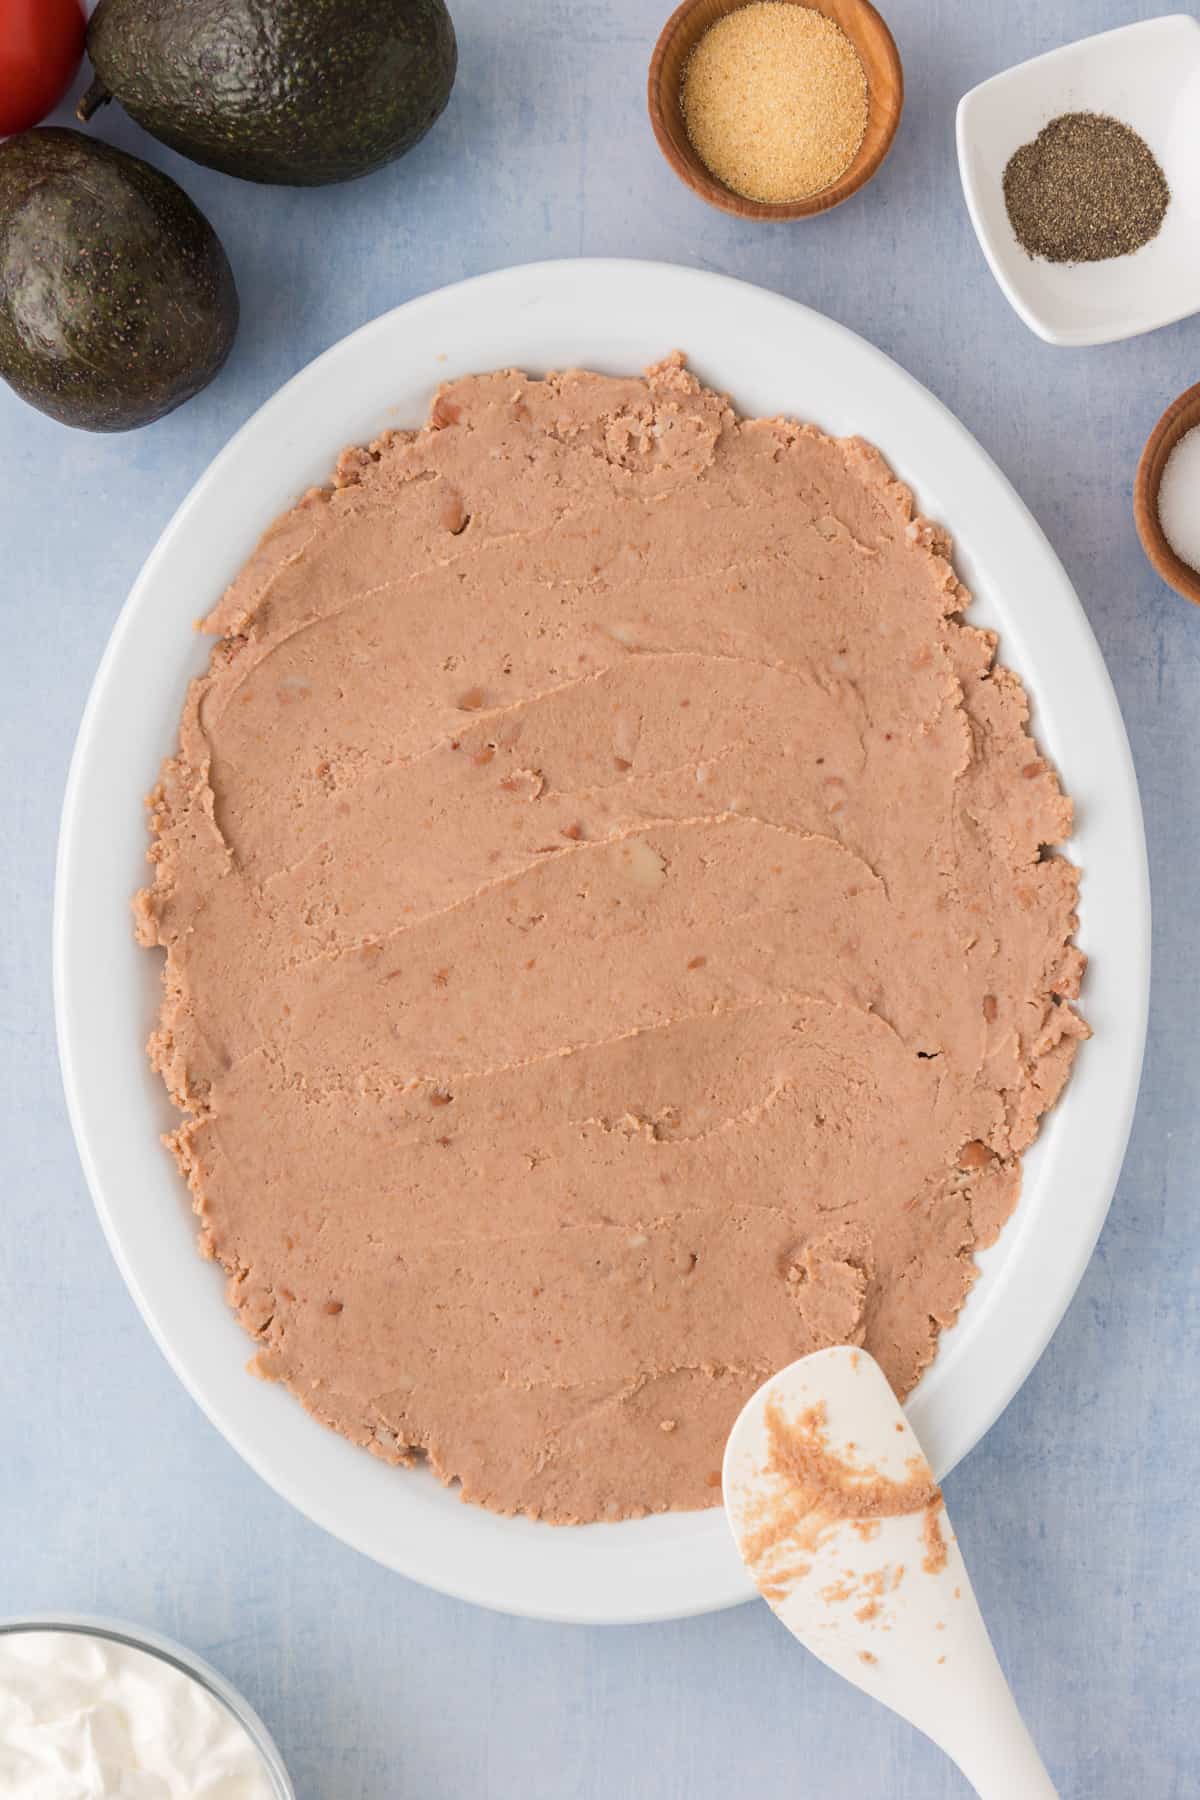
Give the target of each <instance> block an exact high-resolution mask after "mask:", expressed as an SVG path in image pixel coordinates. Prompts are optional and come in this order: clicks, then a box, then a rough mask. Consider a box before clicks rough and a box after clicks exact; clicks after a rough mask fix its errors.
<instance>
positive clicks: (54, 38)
mask: <svg viewBox="0 0 1200 1800" xmlns="http://www.w3.org/2000/svg"><path fill="white" fill-rule="evenodd" d="M86 31H87V21H86V19H85V18H84V16H83V7H82V5H81V4H80V0H0V136H4V135H7V134H8V133H9V132H13V131H27V130H28V129H29V127H30V126H31V125H36V124H37V122H38V120H39V119H44V118H45V116H46V114H47V113H48V112H51V111H52V110H53V109H54V107H56V106H57V105H58V103H59V101H60V100H61V99H62V97H63V95H64V94H65V93H66V91H67V89H68V88H69V87H70V85H71V82H72V81H73V80H74V77H75V71H76V69H77V68H78V67H79V59H80V57H81V56H82V55H83V40H84V35H85V33H86Z"/></svg>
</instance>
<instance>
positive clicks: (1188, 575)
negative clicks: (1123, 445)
mask: <svg viewBox="0 0 1200 1800" xmlns="http://www.w3.org/2000/svg"><path fill="white" fill-rule="evenodd" d="M1198 425H1200V381H1198V382H1197V383H1196V385H1195V387H1190V388H1188V390H1187V392H1186V393H1184V394H1180V396H1179V398H1178V400H1172V402H1171V404H1170V406H1168V408H1167V410H1166V412H1165V413H1164V414H1163V416H1162V418H1161V419H1160V420H1159V421H1158V424H1157V425H1156V426H1155V427H1154V430H1153V431H1152V432H1151V433H1150V436H1149V437H1148V438H1147V439H1146V448H1145V449H1144V450H1143V451H1142V455H1141V461H1140V462H1139V463H1138V467H1137V474H1136V476H1135V477H1134V482H1133V519H1134V523H1135V525H1136V526H1137V532H1138V536H1139V537H1140V538H1141V540H1142V549H1143V550H1144V551H1145V552H1146V555H1147V556H1148V557H1149V558H1150V561H1151V563H1152V564H1153V565H1154V569H1155V572H1156V573H1157V574H1159V575H1161V576H1162V579H1163V580H1164V581H1165V582H1166V584H1167V586H1168V587H1172V588H1174V589H1175V592H1176V593H1177V594H1180V595H1182V597H1183V598H1184V599H1185V600H1191V601H1193V602H1194V604H1195V605H1197V606H1200V571H1197V570H1196V569H1194V568H1192V566H1191V564H1190V563H1186V562H1184V560H1183V558H1182V557H1181V556H1179V555H1178V554H1177V553H1176V551H1175V550H1174V549H1173V548H1172V547H1171V541H1170V539H1169V538H1168V537H1167V534H1166V532H1165V531H1164V529H1163V522H1162V518H1161V517H1160V515H1159V505H1158V503H1159V491H1160V489H1161V487H1162V479H1163V475H1164V473H1165V471H1166V467H1167V464H1168V462H1169V461H1170V460H1171V452H1172V451H1173V450H1174V449H1175V447H1176V445H1177V444H1179V443H1180V442H1182V440H1183V439H1184V438H1185V437H1186V436H1187V434H1188V432H1189V431H1194V430H1195V428H1196V427H1197V426H1198ZM1188 448H1189V450H1190V449H1191V448H1192V446H1191V445H1189V446H1188ZM1197 511H1200V495H1198V496H1197ZM1193 516H1195V515H1193Z"/></svg>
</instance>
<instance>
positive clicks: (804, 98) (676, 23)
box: [647, 0, 904, 219]
mask: <svg viewBox="0 0 1200 1800" xmlns="http://www.w3.org/2000/svg"><path fill="white" fill-rule="evenodd" d="M781 5H788V6H796V7H799V8H801V9H803V11H804V12H806V13H808V14H809V15H810V16H811V17H810V20H806V22H805V23H806V27H809V26H811V25H815V24H816V22H817V21H818V20H820V21H828V22H829V24H831V25H832V26H834V27H836V28H837V29H836V31H831V30H829V28H828V26H827V25H826V24H824V23H822V24H819V25H817V28H816V30H815V31H812V30H809V31H808V34H807V35H808V36H809V38H810V39H811V61H812V77H813V78H814V79H812V80H805V81H804V85H805V86H806V87H808V88H809V90H810V91H809V92H808V93H807V94H805V95H799V94H797V95H795V96H791V95H789V92H788V87H787V83H788V82H789V80H790V79H791V76H790V73H789V66H790V65H791V63H792V62H793V60H794V59H795V58H796V56H797V53H798V51H802V50H803V49H805V48H808V46H791V45H788V44H785V43H781V42H780V39H781V34H780V32H779V30H778V26H779V22H780V21H779V12H780V7H781ZM741 12H746V13H758V14H759V15H760V17H759V19H756V20H755V21H754V22H753V23H754V27H755V29H756V30H758V34H759V36H760V38H761V40H762V41H761V42H760V43H757V44H750V43H749V42H748V41H747V35H745V34H744V35H743V43H742V45H741V46H740V47H739V53H738V56H737V59H736V62H735V60H734V58H733V57H731V58H730V73H731V81H730V88H729V91H728V94H727V95H725V96H722V94H721V92H720V79H721V62H720V58H719V56H718V55H717V54H716V40H715V39H710V40H709V45H708V46H706V47H705V50H706V53H707V52H708V51H709V49H710V47H711V51H712V53H711V54H710V55H708V62H709V64H710V65H711V66H710V67H708V68H707V69H705V70H704V72H703V88H704V90H705V92H704V94H703V96H702V97H703V98H704V99H705V100H706V101H707V102H708V104H709V108H710V111H709V114H708V116H707V117H706V118H705V120H704V125H705V127H706V130H705V131H700V130H697V128H696V122H695V121H693V122H692V124H693V129H692V130H691V131H689V119H688V116H687V108H686V102H685V91H684V90H685V83H688V82H689V80H690V77H689V69H690V68H692V67H696V65H693V63H692V58H693V53H694V52H695V51H696V50H697V47H698V46H699V45H700V43H701V40H702V39H704V38H705V37H706V34H708V33H709V31H710V30H711V28H712V27H714V26H717V25H721V23H722V21H724V20H725V19H726V18H727V17H728V16H729V15H731V14H734V13H741ZM767 13H772V14H774V15H775V17H774V18H773V19H771V20H770V21H767V20H766V19H764V18H762V17H761V15H764V14H767ZM744 23H745V24H746V25H749V23H750V22H749V21H745V22H744ZM784 23H789V21H784ZM759 28H761V29H759ZM723 29H724V30H726V31H727V30H728V28H725V27H723ZM783 35H785V36H790V37H793V38H797V37H799V36H800V33H799V30H796V31H794V32H792V33H790V34H783ZM847 39H848V40H849V44H850V45H851V46H852V47H853V50H854V51H855V52H856V53H857V60H858V63H859V64H860V65H861V74H862V77H865V96H864V95H863V94H862V87H863V83H862V80H861V79H860V78H859V77H858V75H857V72H855V73H854V75H853V76H852V79H853V80H855V81H857V83H858V89H859V96H860V97H859V98H858V100H857V105H858V107H859V109H860V110H859V115H858V122H859V123H861V126H862V136H861V140H860V141H858V142H857V148H855V147H854V140H855V139H856V138H857V127H856V125H854V124H853V123H851V122H850V119H848V117H847V116H846V114H845V113H844V111H843V102H844V101H846V100H847V99H848V98H851V97H850V96H848V95H847V93H846V71H845V69H844V68H840V67H838V66H837V62H836V58H837V52H838V50H839V49H840V50H842V51H843V53H844V50H845V43H844V40H847ZM776 46H778V49H776ZM845 60H846V61H848V62H849V63H850V66H851V68H852V69H853V58H846V59H845ZM773 63H774V66H772V64H773ZM800 69H801V74H802V77H807V76H808V74H809V71H808V70H807V69H806V68H805V67H804V64H803V61H801V64H800ZM696 73H697V83H696V85H697V87H699V86H700V85H701V83H700V80H699V75H700V71H699V69H698V68H696ZM747 78H748V79H747ZM816 78H821V79H823V80H824V82H825V84H826V87H825V91H826V92H827V93H828V95H829V97H830V98H831V99H832V100H833V101H835V102H836V103H837V112H836V113H835V112H834V111H833V109H832V108H830V109H829V111H828V112H826V111H825V109H824V107H823V95H822V92H821V89H820V87H819V86H818V85H817V79H816ZM738 80H742V81H744V82H745V83H746V86H747V87H748V88H749V90H750V91H751V97H750V98H749V99H748V100H746V103H745V104H743V100H744V99H745V96H744V94H743V93H742V92H741V91H740V90H738V89H736V88H735V86H734V83H735V82H736V81H738ZM773 82H774V83H776V84H777V87H778V91H774V92H773V91H772V83H773ZM864 99H865V107H864V106H863V100H864ZM647 100H648V103H649V108H650V123H651V125H652V126H653V128H654V135H655V137H656V138H657V139H658V145H659V148H660V150H661V151H662V153H663V155H664V156H665V157H666V159H667V161H668V162H669V163H670V165H671V167H672V168H673V169H674V171H675V173H676V174H677V175H678V176H679V179H680V180H681V181H683V182H685V183H686V184H687V186H688V187H690V188H691V189H692V191H693V193H696V194H699V195H700V197H701V199H702V200H707V201H708V203H709V205H710V206H717V207H720V209H721V210H722V211H723V212H728V213H734V214H736V215H737V217H738V218H742V219H808V218H812V217H813V216H814V215H815V214H817V213H823V212H828V211H829V209H830V207H831V206H838V205H840V203H841V202H842V201H843V200H848V199H849V197H850V195H851V194H856V193H857V192H858V190H859V188H861V187H863V186H864V185H865V184H866V183H867V182H868V181H869V180H870V179H871V177H872V175H874V173H875V171H876V169H878V167H879V165H880V163H881V162H882V161H883V159H884V157H885V156H886V155H887V153H888V151H889V150H890V148H891V145H892V139H893V138H894V137H895V135H896V127H897V125H898V124H899V123H900V113H901V111H902V109H903V106H904V71H903V69H902V67H901V64H900V55H899V52H898V51H897V49H896V45H895V41H894V40H893V38H892V34H891V32H890V31H889V30H888V28H887V26H886V25H885V24H884V22H883V20H882V18H881V17H880V16H879V14H878V13H877V12H876V10H875V8H874V7H873V6H872V5H871V4H870V0H817V3H816V4H813V3H812V0H768V3H767V4H765V5H764V4H763V3H762V0H683V4H682V5H681V6H679V7H677V8H676V10H675V11H674V12H673V13H672V14H671V17H670V18H669V19H668V20H667V23H666V24H665V26H664V27H663V30H662V34H661V36H660V37H659V40H658V43H657V44H656V45H655V47H654V55H653V57H652V58H651V61H650V75H649V80H648V82H647ZM760 100H762V101H764V103H765V107H766V113H765V114H764V116H763V118H761V119H758V118H756V117H755V116H754V113H753V107H754V105H755V104H757V103H758V102H759V101H760ZM793 101H794V103H792V102H793ZM722 111H723V112H724V115H725V116H724V117H722V116H721V114H722ZM714 115H715V116H714ZM790 120H796V121H797V122H798V129H797V131H796V133H795V136H794V138H793V139H792V140H791V141H790V142H789V141H788V140H787V138H786V137H784V138H782V139H781V132H783V131H786V128H787V123H788V122H789V121H790ZM847 128H848V129H850V130H851V132H852V133H853V136H852V137H851V139H850V140H846V139H845V138H844V137H843V138H842V139H841V141H842V142H845V143H847V153H846V157H845V160H844V162H843V163H841V166H837V165H838V150H837V145H838V142H839V137H838V134H839V132H842V133H844V132H845V130H846V129H847ZM723 130H725V131H726V141H725V142H724V143H722V139H721V134H722V131H723ZM730 135H734V136H736V138H737V140H738V141H737V142H736V143H735V144H730V143H729V142H728V138H729V136H730ZM695 137H701V138H702V139H705V138H707V142H706V144H705V147H706V148H708V149H709V150H710V155H709V159H708V161H706V160H705V158H704V157H702V156H701V154H700V151H699V149H698V148H697V146H696V143H695V142H694V141H693V139H694V138H695ZM781 144H782V148H783V150H784V155H783V156H782V157H781V155H780V154H779V152H780V148H781ZM713 145H716V146H717V149H718V154H716V155H714V154H712V146H713ZM720 152H727V153H728V159H729V162H730V170H729V174H730V179H728V180H725V179H722V178H721V177H720V176H719V175H717V174H715V173H714V171H713V169H712V168H711V167H710V166H709V164H710V162H713V161H715V162H718V163H721V162H722V161H723V160H724V158H723V156H722V154H720ZM823 157H824V158H827V159H828V160H827V161H826V163H825V166H824V167H823V166H822V164H823ZM734 168H736V169H737V170H738V171H739V173H738V175H734V174H733V172H732V171H733V169H734ZM743 169H744V170H745V171H746V178H744V179H743V178H741V171H742V170H743ZM793 173H794V176H795V179H796V182H797V190H796V191H792V192H790V193H787V194H786V195H785V194H783V193H780V192H779V189H780V187H781V186H785V185H786V183H787V181H788V178H789V175H791V174H793ZM810 180H811V183H812V185H811V186H807V191H799V189H801V188H804V187H805V186H806V185H807V183H808V182H809V181H810ZM743 189H745V190H747V191H742V190H743ZM754 189H757V192H758V195H759V196H760V197H755V194H754V192H752V191H751V190H754ZM767 195H769V196H770V197H767Z"/></svg>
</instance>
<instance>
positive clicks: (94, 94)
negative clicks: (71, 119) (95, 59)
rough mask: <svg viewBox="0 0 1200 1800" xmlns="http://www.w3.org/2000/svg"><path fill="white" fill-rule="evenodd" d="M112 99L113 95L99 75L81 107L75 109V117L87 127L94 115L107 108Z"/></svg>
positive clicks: (83, 99)
mask: <svg viewBox="0 0 1200 1800" xmlns="http://www.w3.org/2000/svg"><path fill="white" fill-rule="evenodd" d="M111 99H112V95H111V94H110V93H109V91H108V89H107V88H106V87H105V85H104V83H103V82H102V81H101V79H100V77H99V76H98V75H97V77H96V79H95V80H94V81H93V83H92V85H91V87H90V88H89V89H88V91H87V93H86V94H85V95H84V96H83V98H82V100H81V101H80V102H79V105H78V106H77V107H76V108H75V117H76V118H77V119H79V120H80V121H81V122H82V123H83V124H84V125H86V124H87V122H88V120H89V119H90V118H91V116H92V114H93V113H94V112H98V111H99V110H100V108H101V107H102V106H107V105H108V103H109V101H110V100H111Z"/></svg>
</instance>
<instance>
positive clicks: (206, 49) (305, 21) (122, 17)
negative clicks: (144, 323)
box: [79, 0, 457, 187]
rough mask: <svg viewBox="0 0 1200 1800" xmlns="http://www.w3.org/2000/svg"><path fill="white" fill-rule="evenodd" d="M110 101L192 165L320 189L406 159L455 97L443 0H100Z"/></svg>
mask: <svg viewBox="0 0 1200 1800" xmlns="http://www.w3.org/2000/svg"><path fill="white" fill-rule="evenodd" d="M87 42H88V54H89V56H90V57H91V59H92V64H93V67H94V68H95V71H96V79H95V81H94V82H93V83H92V86H91V87H90V88H89V90H88V92H87V93H86V94H85V95H84V97H83V99H82V100H81V101H80V103H79V117H80V118H81V119H83V120H84V121H86V120H87V119H89V118H90V117H91V115H92V113H93V112H94V111H95V110H96V108H97V106H102V105H103V104H104V103H105V101H107V100H110V99H116V100H119V101H120V103H121V105H122V106H123V107H124V108H125V110H126V112H128V113H130V114H132V116H133V117H134V118H135V119H136V120H137V122H138V124H139V125H141V126H143V127H144V128H145V130H147V131H148V132H150V133H151V135H152V136H153V137H156V138H158V139H160V140H161V142H162V143H164V144H169V145H170V146H171V148H172V149H173V150H178V151H179V152H180V154H181V155H183V156H187V157H190V158H191V159H192V161H193V162H199V163H207V164H208V166H209V167H210V168H213V169H223V170H224V171H225V173H226V174H227V175H239V176H241V177H242V178H243V179H244V180H246V181H267V182H278V183H282V184H284V185H289V186H294V187H317V186H321V185H322V184H324V183H325V182H330V181H348V180H350V179H351V178H352V177H354V176H356V175H366V174H368V173H369V172H370V171H371V170H372V169H378V168H380V167H381V166H382V165H383V164H384V163H388V162H391V161H393V160H394V159H395V158H396V157H398V156H403V155H404V152H405V151H406V150H411V149H412V146H413V145H414V144H415V143H416V142H417V140H418V139H419V138H422V137H424V135H425V133H426V132H427V131H428V130H429V127H430V126H431V125H432V124H433V122H434V120H435V119H436V118H437V117H438V114H439V113H440V112H441V111H442V108H443V107H444V106H445V104H446V101H447V100H448V99H449V97H450V89H451V87H452V86H453V84H454V71H455V66H456V61H457V50H456V46H455V39H454V27H453V25H452V24H451V22H450V15H449V13H448V12H447V11H446V8H445V5H444V4H443V0H187V3H186V4H181V3H180V0H100V4H99V5H98V6H97V8H96V10H95V12H94V13H93V14H92V19H91V23H90V25H89V26H88V39H87Z"/></svg>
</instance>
